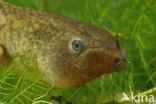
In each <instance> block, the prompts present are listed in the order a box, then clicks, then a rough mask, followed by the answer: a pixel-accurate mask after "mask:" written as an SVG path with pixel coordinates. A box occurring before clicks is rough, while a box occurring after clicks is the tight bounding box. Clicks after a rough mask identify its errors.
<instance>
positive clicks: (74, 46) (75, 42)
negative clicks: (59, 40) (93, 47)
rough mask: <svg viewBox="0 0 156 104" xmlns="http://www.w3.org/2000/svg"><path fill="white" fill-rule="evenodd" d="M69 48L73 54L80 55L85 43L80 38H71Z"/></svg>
mask: <svg viewBox="0 0 156 104" xmlns="http://www.w3.org/2000/svg"><path fill="white" fill-rule="evenodd" d="M69 48H70V50H71V51H72V52H74V53H81V52H82V51H83V49H84V48H85V43H84V41H83V40H82V39H81V38H73V39H72V40H71V41H70V42H69Z"/></svg>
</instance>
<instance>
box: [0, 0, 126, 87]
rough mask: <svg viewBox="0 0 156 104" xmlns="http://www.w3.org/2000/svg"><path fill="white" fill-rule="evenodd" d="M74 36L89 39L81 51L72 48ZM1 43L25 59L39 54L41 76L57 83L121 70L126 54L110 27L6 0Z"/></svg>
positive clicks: (0, 10)
mask: <svg viewBox="0 0 156 104" xmlns="http://www.w3.org/2000/svg"><path fill="white" fill-rule="evenodd" d="M74 37H78V38H82V39H83V40H85V43H86V46H85V48H84V50H83V52H81V54H75V53H72V52H71V51H70V50H69V47H68V44H69V41H70V40H71V39H72V38H74ZM0 45H1V46H3V47H4V48H5V49H6V52H7V53H8V55H9V56H10V57H12V56H13V55H14V54H16V55H19V56H21V57H22V56H24V57H25V58H26V59H25V60H27V59H29V60H34V59H33V58H35V60H37V66H38V68H37V69H36V70H39V71H40V74H41V75H42V77H41V80H42V81H44V82H46V83H48V84H50V85H52V86H56V87H67V88H69V87H76V86H80V85H83V84H85V83H87V82H89V81H90V80H93V79H95V78H96V77H98V76H100V75H102V74H104V73H109V72H113V71H117V70H119V69H120V67H121V66H122V64H123V60H124V58H125V55H124V51H123V49H122V48H121V46H120V45H119V42H118V40H117V39H116V38H115V37H113V36H112V35H111V34H110V33H109V32H108V31H107V30H104V29H100V28H97V27H95V26H93V25H89V24H85V23H81V22H78V21H76V20H73V19H70V18H67V17H64V16H60V15H56V14H52V13H47V12H42V11H37V10H32V9H28V8H22V7H18V6H15V5H13V4H9V3H6V2H3V1H2V0H1V1H0ZM32 62H33V61H32ZM19 64H20V62H19ZM30 74H32V75H33V73H31V72H30Z"/></svg>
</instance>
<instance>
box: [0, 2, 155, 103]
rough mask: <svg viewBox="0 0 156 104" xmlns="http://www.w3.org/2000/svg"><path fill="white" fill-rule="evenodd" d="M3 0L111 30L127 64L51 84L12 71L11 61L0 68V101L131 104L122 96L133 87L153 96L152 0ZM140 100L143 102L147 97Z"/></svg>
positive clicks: (153, 46) (153, 9)
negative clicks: (69, 85) (77, 83)
mask: <svg viewBox="0 0 156 104" xmlns="http://www.w3.org/2000/svg"><path fill="white" fill-rule="evenodd" d="M7 1H9V2H11V3H13V4H16V5H19V6H22V7H28V8H35V9H39V10H43V11H48V12H54V13H57V14H61V15H64V16H67V17H71V18H73V19H76V20H80V21H82V22H85V23H90V24H94V25H96V26H98V27H101V28H107V29H108V30H109V31H110V32H111V33H112V34H114V35H116V34H119V40H120V42H121V44H122V46H123V47H124V49H125V53H126V57H127V63H126V65H125V67H124V68H123V70H121V71H120V72H117V73H111V74H105V75H103V76H101V77H99V78H97V79H95V80H93V81H91V82H89V83H87V84H86V85H84V86H81V87H78V88H73V89H60V88H55V87H54V88H53V87H51V86H48V85H46V84H44V83H42V82H39V81H38V80H36V81H30V80H28V79H25V78H23V77H22V76H16V75H15V74H14V73H13V72H12V70H14V69H16V65H14V64H13V65H11V66H9V67H7V70H5V69H3V68H2V67H1V69H2V70H0V102H2V104H129V102H126V101H121V100H122V97H123V96H124V95H125V96H126V95H128V96H129V95H131V94H132V92H133V93H134V95H137V94H138V93H141V94H143V95H144V94H147V95H156V88H155V87H156V46H155V45H156V22H155V18H156V11H155V10H156V1H155V0H148V1H147V0H133V1H132V0H109V1H107V0H27V1H26V0H7ZM34 67H35V66H34ZM32 68H33V66H32ZM145 100H146V99H145ZM155 100H156V98H155ZM130 103H131V102H130ZM142 103H143V104H144V103H145V104H146V101H144V102H142ZM147 103H148V102H147ZM132 104H133V103H132ZM134 104H135V103H134Z"/></svg>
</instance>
